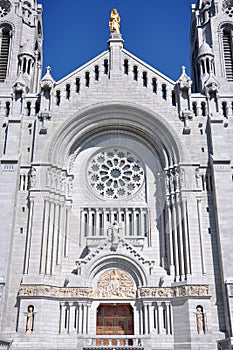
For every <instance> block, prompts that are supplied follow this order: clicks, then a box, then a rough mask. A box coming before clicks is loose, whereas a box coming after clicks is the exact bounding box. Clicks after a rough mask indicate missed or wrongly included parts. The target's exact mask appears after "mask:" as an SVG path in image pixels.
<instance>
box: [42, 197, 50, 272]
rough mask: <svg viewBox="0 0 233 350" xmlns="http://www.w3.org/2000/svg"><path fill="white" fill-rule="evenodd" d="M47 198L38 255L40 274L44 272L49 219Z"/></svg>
mask: <svg viewBox="0 0 233 350" xmlns="http://www.w3.org/2000/svg"><path fill="white" fill-rule="evenodd" d="M49 209H50V204H49V200H48V199H45V200H44V217H43V228H42V231H43V233H42V250H41V257H40V274H45V259H46V246H47V239H48V220H49Z"/></svg>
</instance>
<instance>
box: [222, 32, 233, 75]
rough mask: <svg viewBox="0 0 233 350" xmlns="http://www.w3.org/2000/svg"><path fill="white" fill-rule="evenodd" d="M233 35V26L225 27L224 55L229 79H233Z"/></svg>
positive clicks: (226, 73)
mask: <svg viewBox="0 0 233 350" xmlns="http://www.w3.org/2000/svg"><path fill="white" fill-rule="evenodd" d="M232 40H233V35H232V28H230V27H225V28H224V29H223V57H224V64H225V75H226V78H227V80H228V81H233V44H232Z"/></svg>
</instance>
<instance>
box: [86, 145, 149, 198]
mask: <svg viewBox="0 0 233 350" xmlns="http://www.w3.org/2000/svg"><path fill="white" fill-rule="evenodd" d="M87 177H88V181H89V184H90V185H91V188H92V189H93V190H94V192H95V193H97V194H99V195H100V196H101V197H102V198H111V199H117V198H125V197H128V196H131V195H133V194H135V193H136V192H137V191H138V190H139V188H140V187H141V186H142V184H143V180H144V170H143V168H142V164H141V161H140V160H139V159H138V157H137V156H136V155H135V154H133V153H132V152H129V151H128V150H123V149H119V148H112V149H108V150H105V151H101V152H99V153H97V154H95V155H94V156H93V157H92V158H91V160H90V162H89V163H88V167H87Z"/></svg>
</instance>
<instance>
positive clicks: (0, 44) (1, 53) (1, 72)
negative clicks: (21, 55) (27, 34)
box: [0, 25, 12, 82]
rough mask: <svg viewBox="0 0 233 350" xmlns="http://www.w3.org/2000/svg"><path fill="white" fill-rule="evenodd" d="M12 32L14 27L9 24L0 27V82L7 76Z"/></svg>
mask: <svg viewBox="0 0 233 350" xmlns="http://www.w3.org/2000/svg"><path fill="white" fill-rule="evenodd" d="M11 32H12V28H11V27H10V26H9V25H3V26H2V27H1V28H0V82H4V81H5V79H6V77H7V71H8V65H9V53H10V43H11Z"/></svg>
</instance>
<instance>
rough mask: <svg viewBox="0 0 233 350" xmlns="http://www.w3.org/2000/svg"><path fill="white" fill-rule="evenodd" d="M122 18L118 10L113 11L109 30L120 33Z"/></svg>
mask: <svg viewBox="0 0 233 350" xmlns="http://www.w3.org/2000/svg"><path fill="white" fill-rule="evenodd" d="M120 21H121V18H120V16H119V13H118V11H117V9H113V10H112V11H111V14H110V21H109V28H110V32H111V33H120Z"/></svg>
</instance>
